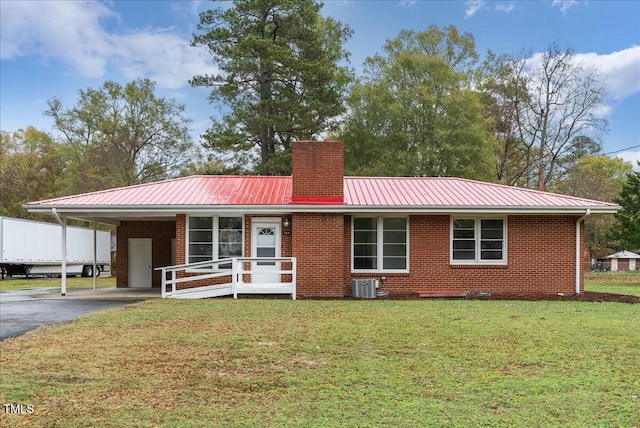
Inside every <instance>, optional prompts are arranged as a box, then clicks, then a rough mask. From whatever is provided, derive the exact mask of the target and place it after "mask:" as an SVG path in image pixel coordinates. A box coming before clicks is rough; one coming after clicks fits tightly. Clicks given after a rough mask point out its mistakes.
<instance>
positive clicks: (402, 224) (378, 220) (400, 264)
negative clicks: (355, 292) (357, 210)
mask: <svg viewBox="0 0 640 428" xmlns="http://www.w3.org/2000/svg"><path fill="white" fill-rule="evenodd" d="M408 230H409V228H408V220H407V218H405V217H354V218H353V221H352V231H353V235H352V242H353V248H352V254H353V258H352V267H353V270H354V271H364V272H367V271H401V272H406V271H408V269H409V259H408V255H409V249H408V248H409V247H408V245H409V239H408Z"/></svg>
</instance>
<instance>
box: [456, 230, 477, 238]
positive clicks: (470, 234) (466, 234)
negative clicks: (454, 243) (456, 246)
mask: <svg viewBox="0 0 640 428" xmlns="http://www.w3.org/2000/svg"><path fill="white" fill-rule="evenodd" d="M453 238H454V239H473V238H475V232H474V230H473V229H471V230H467V229H453Z"/></svg>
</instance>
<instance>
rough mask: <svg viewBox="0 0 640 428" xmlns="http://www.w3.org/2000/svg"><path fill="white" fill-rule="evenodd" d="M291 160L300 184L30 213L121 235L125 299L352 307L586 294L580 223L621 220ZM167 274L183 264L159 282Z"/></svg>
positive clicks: (145, 188) (125, 198)
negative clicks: (385, 300)
mask: <svg viewBox="0 0 640 428" xmlns="http://www.w3.org/2000/svg"><path fill="white" fill-rule="evenodd" d="M292 156H293V173H292V176H286V177H272V176H191V177H185V178H178V179H173V180H166V181H160V182H156V183H149V184H142V185H137V186H130V187H124V188H117V189H110V190H105V191H100V192H92V193H86V194H81V195H74V196H68V197H61V198H56V199H50V200H45V201H38V202H32V203H29V204H27V205H25V208H26V209H27V210H28V211H29V212H32V213H49V214H52V215H54V216H56V218H57V219H58V220H59V221H61V222H63V223H64V222H66V219H71V218H73V219H82V220H88V221H93V222H100V223H106V224H114V225H116V226H117V246H118V251H117V286H118V287H161V285H162V284H163V275H164V278H165V280H166V279H167V278H169V279H170V280H171V281H173V282H172V286H173V287H174V290H181V289H188V288H191V287H196V286H209V285H212V284H220V283H222V282H224V281H225V279H224V278H222V277H220V276H218V275H227V280H228V277H234V278H235V280H237V281H238V282H243V283H244V285H245V286H249V285H250V284H252V283H253V284H254V285H256V286H257V285H259V284H260V283H263V282H264V283H271V284H276V283H291V282H293V283H294V290H295V291H294V292H293V296H294V297H295V295H296V293H297V295H298V296H302V297H348V296H351V295H352V291H353V288H352V284H353V283H352V281H353V280H354V279H366V278H372V279H375V280H377V281H378V282H377V286H378V288H377V291H378V292H379V293H380V292H382V293H383V294H386V293H388V294H389V295H408V294H412V293H414V292H416V291H418V290H426V291H427V292H431V293H435V294H437V293H439V292H442V293H466V294H471V295H473V294H474V293H483V292H489V293H493V294H513V295H516V294H517V295H522V294H556V293H565V294H573V293H581V292H582V291H583V283H584V282H583V277H582V274H581V273H582V271H584V270H585V269H587V268H588V267H589V259H588V255H587V254H586V252H585V251H584V232H583V228H582V227H581V224H582V221H583V219H584V218H585V217H586V216H589V215H599V214H612V213H615V212H616V211H617V210H618V209H620V207H619V206H617V205H615V204H611V203H605V202H600V201H594V200H588V199H581V198H575V197H570V196H562V195H557V194H552V193H547V192H540V191H534V190H528V189H521V188H516V187H509V186H503V185H498V184H490V183H483V182H478V181H472V180H466V179H458V178H439V177H438V178H433V177H415V178H402V177H397V178H389V177H344V166H343V145H342V143H339V142H336V141H332V140H325V141H316V142H312V141H300V142H296V143H294V144H293V153H292ZM256 257H276V258H279V259H273V260H269V259H264V260H268V261H263V262H260V261H257V260H256V259H255V258H256ZM252 258H253V259H252ZM218 259H224V260H225V261H224V263H211V261H212V260H218ZM234 259H235V261H234ZM294 260H295V261H294ZM207 263H208V264H207ZM188 264H192V265H190V266H189V265H188ZM193 264H195V265H193ZM173 265H188V266H182V267H180V268H179V269H178V268H176V269H169V270H168V271H160V270H158V268H161V267H167V266H173ZM251 269H253V270H254V271H253V272H251V273H249V272H248V271H249V270H251ZM232 270H233V274H232V273H231V272H232ZM205 288H206V287H205ZM247 290H249V289H248V288H245V291H240V292H239V293H242V292H251V291H247ZM265 290H266V291H265V292H267V293H275V292H278V289H277V288H272V289H265ZM165 291H166V289H165ZM287 293H288V291H287ZM63 294H64V289H63ZM221 294H224V293H221ZM226 294H230V293H226ZM260 294H262V293H260ZM209 295H216V294H207V295H203V296H201V297H206V296H209ZM218 295H219V294H218ZM196 297H197V296H196Z"/></svg>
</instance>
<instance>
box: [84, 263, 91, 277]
mask: <svg viewBox="0 0 640 428" xmlns="http://www.w3.org/2000/svg"><path fill="white" fill-rule="evenodd" d="M82 276H83V277H85V278H87V277H90V276H93V266H89V265H87V266H84V267H83V268H82Z"/></svg>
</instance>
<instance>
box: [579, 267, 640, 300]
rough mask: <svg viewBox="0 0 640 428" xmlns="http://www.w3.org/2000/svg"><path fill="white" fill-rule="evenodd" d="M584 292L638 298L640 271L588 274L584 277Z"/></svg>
mask: <svg viewBox="0 0 640 428" xmlns="http://www.w3.org/2000/svg"><path fill="white" fill-rule="evenodd" d="M585 291H594V292H597V293H613V294H627V295H630V296H640V271H635V272H590V273H588V274H586V275H585Z"/></svg>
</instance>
